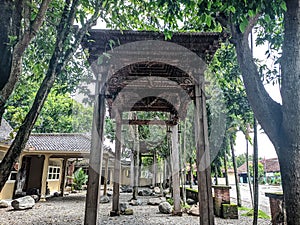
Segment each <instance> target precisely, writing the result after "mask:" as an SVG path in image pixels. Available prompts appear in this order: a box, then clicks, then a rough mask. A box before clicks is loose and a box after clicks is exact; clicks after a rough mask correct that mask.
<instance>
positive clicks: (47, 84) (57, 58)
mask: <svg viewBox="0 0 300 225" xmlns="http://www.w3.org/2000/svg"><path fill="white" fill-rule="evenodd" d="M49 2H50V0H44V1H42V3H41V9H42V6H44V7H46V5H45V4H48V3H49ZM77 4H78V2H77V1H74V2H73V4H72V6H71V9H69V8H70V7H69V5H65V10H64V12H63V14H64V15H62V17H61V18H62V19H61V21H60V24H59V26H58V27H57V33H58V34H57V37H56V43H55V50H54V52H53V55H52V57H51V59H50V62H49V67H48V70H47V73H46V76H45V78H44V80H43V82H42V84H41V86H40V88H39V90H38V92H37V94H36V97H35V99H34V102H33V104H32V107H31V109H30V110H29V112H28V114H27V115H26V117H25V119H24V121H23V124H22V125H21V126H20V128H19V131H18V133H17V135H16V137H15V139H14V141H13V143H12V144H11V146H10V147H9V149H8V151H7V153H6V154H5V156H4V158H3V160H2V162H1V163H0V171H1V173H0V191H1V190H2V189H3V187H4V184H5V182H6V181H7V179H8V177H9V175H10V172H11V169H12V168H13V164H14V162H15V161H16V160H17V159H18V158H19V156H20V154H21V152H22V150H23V149H24V148H25V145H26V142H27V140H28V138H29V135H30V133H31V131H32V129H33V126H34V124H35V122H36V120H37V118H38V116H39V114H40V112H41V110H42V107H43V105H44V103H45V101H46V98H47V96H48V94H49V92H50V90H51V88H52V86H53V84H54V82H55V78H56V76H57V74H59V73H61V71H62V70H63V69H64V67H65V65H66V64H67V62H68V61H69V60H70V57H71V56H72V55H73V53H74V52H75V51H76V50H77V48H78V47H79V45H80V43H81V40H82V38H83V37H84V35H85V34H86V32H87V30H88V29H89V28H90V27H91V26H92V24H94V23H95V21H96V20H97V18H98V12H99V7H96V8H95V14H94V15H92V17H91V18H90V19H89V20H88V21H87V22H86V24H84V25H83V27H82V28H81V29H80V30H79V31H77V33H76V37H75V40H74V43H73V45H72V46H71V47H70V48H69V49H67V50H66V51H65V50H63V49H62V46H63V45H64V44H65V43H64V42H65V41H66V39H67V36H69V35H71V32H72V31H71V30H72V28H71V26H72V24H73V20H74V17H75V14H76V9H77ZM43 10H46V8H43ZM43 10H42V11H39V13H38V15H37V18H36V20H34V22H33V23H32V30H31V31H30V32H33V33H34V34H33V35H35V32H37V27H36V26H38V25H39V23H42V21H43V17H42V15H40V13H45V12H44V11H43ZM29 36H30V34H29ZM30 37H31V36H30ZM31 38H32V37H31ZM25 41H26V40H24V42H25ZM25 43H26V42H25ZM21 44H22V43H20V45H21ZM22 47H24V46H20V48H22ZM2 91H3V89H2V90H1V92H0V95H2ZM3 101H6V99H5V96H3V95H2V96H1V98H0V102H3ZM0 107H1V105H0ZM0 111H1V110H0Z"/></svg>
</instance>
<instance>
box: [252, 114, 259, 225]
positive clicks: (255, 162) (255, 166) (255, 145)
mask: <svg viewBox="0 0 300 225" xmlns="http://www.w3.org/2000/svg"><path fill="white" fill-rule="evenodd" d="M253 128H254V141H253V178H254V179H253V191H254V199H253V200H254V201H253V203H254V205H253V225H257V219H258V194H259V190H258V143H257V122H256V119H255V118H254V123H253Z"/></svg>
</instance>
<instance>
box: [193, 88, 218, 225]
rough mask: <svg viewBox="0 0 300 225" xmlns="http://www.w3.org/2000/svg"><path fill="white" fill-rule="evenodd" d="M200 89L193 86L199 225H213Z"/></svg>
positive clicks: (206, 144) (206, 130)
mask: <svg viewBox="0 0 300 225" xmlns="http://www.w3.org/2000/svg"><path fill="white" fill-rule="evenodd" d="M201 87H202V85H199V84H196V85H195V96H196V97H195V134H196V135H195V137H196V148H197V153H196V155H197V178H198V193H199V194H198V198H199V206H200V207H199V211H200V225H214V224H215V222H214V214H213V200H212V189H211V174H210V157H209V146H208V133H207V132H208V127H207V117H206V104H205V96H204V93H203V92H202V89H201Z"/></svg>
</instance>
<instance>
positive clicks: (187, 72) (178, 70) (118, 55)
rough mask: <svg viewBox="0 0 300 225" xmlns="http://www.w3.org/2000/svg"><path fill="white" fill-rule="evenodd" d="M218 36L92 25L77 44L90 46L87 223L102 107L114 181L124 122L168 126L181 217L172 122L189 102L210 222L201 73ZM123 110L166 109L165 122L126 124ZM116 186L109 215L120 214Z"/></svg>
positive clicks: (96, 178) (91, 219) (93, 201)
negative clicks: (112, 126) (111, 142)
mask: <svg viewBox="0 0 300 225" xmlns="http://www.w3.org/2000/svg"><path fill="white" fill-rule="evenodd" d="M221 39H222V34H220V33H174V34H173V36H172V38H171V40H168V41H166V40H165V37H164V35H163V34H162V33H157V32H146V31H122V32H120V31H116V30H96V29H94V30H91V31H90V33H89V35H88V36H86V38H85V39H84V41H83V42H82V46H83V48H84V49H87V50H88V60H89V63H90V65H91V68H92V70H93V73H94V74H95V77H96V93H95V105H94V120H93V129H92V147H91V152H90V161H89V181H88V190H87V197H86V208H85V222H84V223H85V224H90V225H94V224H97V221H98V211H99V210H98V206H99V197H100V196H99V195H100V177H101V170H100V168H101V167H102V155H103V133H104V121H105V114H106V105H107V106H108V110H109V113H110V116H111V117H112V118H115V121H116V141H115V166H114V177H115V181H118V180H119V178H120V162H121V160H120V155H121V145H122V144H121V135H122V132H121V130H122V124H124V123H126V124H130V125H143V124H149V123H151V124H166V125H168V126H169V127H170V130H171V132H172V138H171V140H172V153H171V162H172V167H173V172H172V180H173V196H174V214H175V215H181V208H180V190H179V185H180V182H179V156H178V125H177V124H178V120H179V119H182V120H184V118H185V116H186V111H187V106H188V104H189V103H190V102H191V101H193V103H194V105H195V134H196V135H195V136H196V140H195V141H196V149H197V154H196V155H197V168H198V169H197V174H198V176H197V178H198V191H199V205H200V209H199V210H200V224H201V225H213V224H214V215H213V201H212V191H211V174H210V158H209V145H208V127H207V115H206V107H205V104H206V103H205V93H204V85H205V81H204V70H205V68H206V67H205V65H206V63H205V62H207V60H209V58H211V57H212V56H213V54H214V53H215V51H216V50H217V48H218V47H219V43H220V40H221ZM129 111H160V112H168V113H169V114H170V118H171V119H170V120H167V121H159V120H155V121H153V120H151V121H146V120H139V119H137V118H134V119H132V120H127V121H124V119H122V113H123V112H129ZM119 188H120V187H119V182H114V186H113V206H112V211H111V212H110V215H111V216H116V215H119V214H120V212H119V194H120V193H119Z"/></svg>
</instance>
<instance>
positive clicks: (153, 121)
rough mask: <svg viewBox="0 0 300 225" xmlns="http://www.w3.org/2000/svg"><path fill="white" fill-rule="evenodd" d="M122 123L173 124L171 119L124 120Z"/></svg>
mask: <svg viewBox="0 0 300 225" xmlns="http://www.w3.org/2000/svg"><path fill="white" fill-rule="evenodd" d="M122 124H129V125H168V124H173V122H172V121H169V120H137V119H136V120H122Z"/></svg>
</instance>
